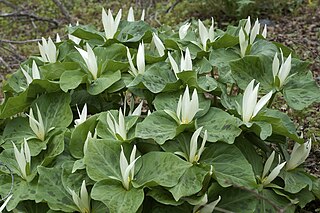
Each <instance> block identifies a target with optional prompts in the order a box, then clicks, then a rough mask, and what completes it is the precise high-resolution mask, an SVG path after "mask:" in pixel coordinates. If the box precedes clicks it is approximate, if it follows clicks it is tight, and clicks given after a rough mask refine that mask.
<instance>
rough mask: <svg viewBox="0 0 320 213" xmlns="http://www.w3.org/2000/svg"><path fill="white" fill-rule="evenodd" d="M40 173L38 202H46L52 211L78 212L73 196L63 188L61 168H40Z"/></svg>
mask: <svg viewBox="0 0 320 213" xmlns="http://www.w3.org/2000/svg"><path fill="white" fill-rule="evenodd" d="M38 172H39V182H38V187H37V200H45V201H46V202H48V205H49V207H50V209H52V210H60V211H63V212H74V211H78V208H77V207H76V205H75V204H74V202H73V200H72V197H71V195H70V194H69V192H68V191H67V189H65V188H64V186H63V183H62V179H61V175H62V168H61V167H59V166H57V167H53V168H46V167H42V166H40V167H38Z"/></svg>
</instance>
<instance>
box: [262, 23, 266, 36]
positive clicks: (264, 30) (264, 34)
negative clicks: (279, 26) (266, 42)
mask: <svg viewBox="0 0 320 213" xmlns="http://www.w3.org/2000/svg"><path fill="white" fill-rule="evenodd" d="M261 35H262V36H263V38H267V25H266V24H265V25H264V28H263V31H262V34H261Z"/></svg>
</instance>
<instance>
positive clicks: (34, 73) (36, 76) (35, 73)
mask: <svg viewBox="0 0 320 213" xmlns="http://www.w3.org/2000/svg"><path fill="white" fill-rule="evenodd" d="M32 78H33V79H40V72H39V69H38V66H37V64H36V62H35V61H32Z"/></svg>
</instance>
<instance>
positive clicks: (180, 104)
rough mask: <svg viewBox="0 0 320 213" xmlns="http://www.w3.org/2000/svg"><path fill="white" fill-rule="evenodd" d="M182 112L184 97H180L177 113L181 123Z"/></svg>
mask: <svg viewBox="0 0 320 213" xmlns="http://www.w3.org/2000/svg"><path fill="white" fill-rule="evenodd" d="M181 112H182V95H180V98H179V101H178V105H177V113H176V114H177V117H178V119H179V121H181V119H182V115H181Z"/></svg>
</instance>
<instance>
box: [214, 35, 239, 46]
mask: <svg viewBox="0 0 320 213" xmlns="http://www.w3.org/2000/svg"><path fill="white" fill-rule="evenodd" d="M238 43H239V39H238V37H237V36H232V35H230V34H227V33H225V34H223V36H221V37H220V38H218V39H217V40H216V41H214V42H213V43H212V47H213V48H214V49H219V48H228V47H233V46H235V45H236V44H238Z"/></svg>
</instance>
